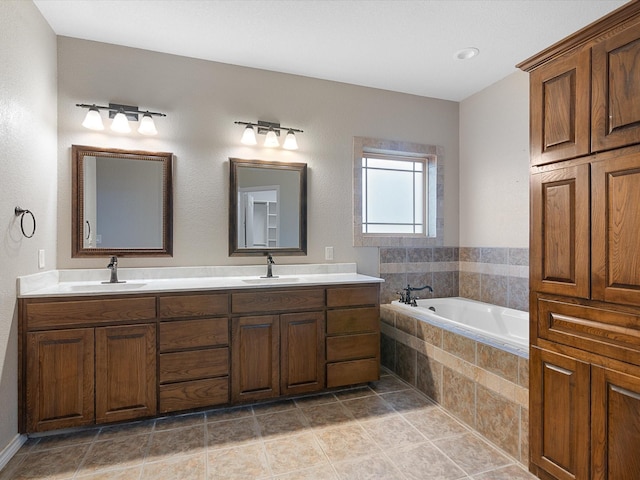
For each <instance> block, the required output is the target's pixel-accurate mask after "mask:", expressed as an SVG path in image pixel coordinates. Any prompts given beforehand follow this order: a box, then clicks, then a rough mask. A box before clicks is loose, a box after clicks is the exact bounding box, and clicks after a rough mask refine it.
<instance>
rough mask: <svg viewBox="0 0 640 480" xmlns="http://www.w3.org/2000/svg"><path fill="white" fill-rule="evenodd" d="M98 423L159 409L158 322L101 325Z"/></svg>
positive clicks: (98, 331)
mask: <svg viewBox="0 0 640 480" xmlns="http://www.w3.org/2000/svg"><path fill="white" fill-rule="evenodd" d="M95 342H96V365H95V367H96V385H95V387H96V389H95V396H96V423H107V422H118V421H122V420H131V419H134V418H139V417H150V416H152V415H155V413H156V326H155V324H143V325H124V326H112V327H98V328H96V330H95Z"/></svg>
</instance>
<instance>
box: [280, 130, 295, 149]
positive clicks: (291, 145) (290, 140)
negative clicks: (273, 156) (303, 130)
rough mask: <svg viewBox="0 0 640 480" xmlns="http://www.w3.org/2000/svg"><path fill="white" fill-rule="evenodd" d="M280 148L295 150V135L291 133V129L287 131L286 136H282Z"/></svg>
mask: <svg viewBox="0 0 640 480" xmlns="http://www.w3.org/2000/svg"><path fill="white" fill-rule="evenodd" d="M282 148H284V149H285V150H297V149H298V142H297V141H296V136H295V134H294V133H293V130H289V131H288V132H287V136H286V137H285V138H284V143H283V144H282Z"/></svg>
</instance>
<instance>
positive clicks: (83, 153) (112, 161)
mask: <svg viewBox="0 0 640 480" xmlns="http://www.w3.org/2000/svg"><path fill="white" fill-rule="evenodd" d="M72 153H73V167H74V172H73V177H74V178H73V189H74V192H73V198H74V208H73V215H72V235H73V242H72V250H73V252H72V253H73V256H74V257H82V256H98V255H107V254H109V255H127V256H169V255H171V253H172V244H171V239H172V232H171V226H172V216H171V167H172V165H171V163H172V157H173V155H172V154H171V153H155V152H142V151H128V150H116V149H103V148H96V147H81V146H77V145H74V146H73V147H72Z"/></svg>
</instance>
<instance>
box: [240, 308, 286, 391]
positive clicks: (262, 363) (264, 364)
mask: <svg viewBox="0 0 640 480" xmlns="http://www.w3.org/2000/svg"><path fill="white" fill-rule="evenodd" d="M231 325H232V328H231V339H232V340H231V341H232V347H231V348H232V352H233V359H232V364H233V383H232V385H233V388H232V394H231V398H232V400H233V401H234V402H246V401H252V400H262V399H265V398H273V397H277V396H279V395H280V355H279V353H280V352H279V342H280V321H279V317H278V315H261V316H255V317H239V318H234V319H233V320H232V324H231Z"/></svg>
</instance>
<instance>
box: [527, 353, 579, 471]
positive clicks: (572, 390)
mask: <svg viewBox="0 0 640 480" xmlns="http://www.w3.org/2000/svg"><path fill="white" fill-rule="evenodd" d="M529 381H530V385H535V386H536V388H535V389H531V387H530V389H529V392H530V396H531V408H530V412H529V413H530V422H531V423H532V424H534V425H536V428H535V429H533V430H532V432H531V441H530V444H531V456H532V459H533V460H534V462H535V463H536V464H538V465H540V466H541V467H542V468H543V469H544V470H545V471H546V472H548V473H550V474H552V475H553V476H554V477H555V478H557V479H559V480H573V479H575V480H578V479H587V478H589V401H590V400H589V364H588V363H585V362H582V361H579V360H577V359H575V358H571V357H569V356H565V355H560V354H557V353H553V352H550V351H547V350H542V349H539V348H536V347H533V348H532V349H531V358H530V377H529Z"/></svg>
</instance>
